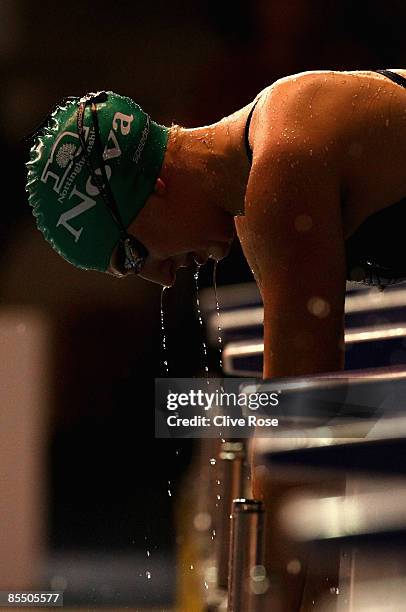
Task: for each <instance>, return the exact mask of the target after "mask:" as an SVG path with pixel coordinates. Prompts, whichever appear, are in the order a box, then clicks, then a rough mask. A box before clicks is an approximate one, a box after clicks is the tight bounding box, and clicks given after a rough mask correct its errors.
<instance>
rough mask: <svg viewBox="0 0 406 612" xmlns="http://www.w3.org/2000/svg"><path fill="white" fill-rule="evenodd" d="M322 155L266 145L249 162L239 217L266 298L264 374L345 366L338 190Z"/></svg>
mask: <svg viewBox="0 0 406 612" xmlns="http://www.w3.org/2000/svg"><path fill="white" fill-rule="evenodd" d="M320 150H322V149H320ZM316 151H317V149H316V145H315V155H317V153H316ZM325 162H326V158H325V156H324V154H320V159H314V157H313V156H309V154H308V150H307V149H306V151H300V150H294V148H292V147H289V146H288V147H285V149H284V150H283V151H282V150H281V149H280V147H279V148H278V147H277V146H276V145H275V146H274V147H272V146H271V147H270V148H269V153H267V154H264V155H262V157H261V159H260V160H257V161H256V163H255V166H254V167H253V170H252V173H251V178H250V182H249V185H248V190H247V198H246V210H245V217H243V218H241V219H240V221H238V222H237V231H238V233H239V236H240V239H241V242H242V245H243V248H244V251H245V253H246V256H247V259H248V260H249V263H250V265H251V267H252V268H253V271H254V273H255V276H256V279H257V282H258V285H259V288H260V291H261V294H262V298H263V302H264V343H265V347H264V377H280V376H300V375H305V374H311V373H319V372H329V371H335V370H339V369H342V368H343V365H344V351H343V336H344V330H343V313H344V297H345V276H346V275H345V251H344V241H343V237H342V221H341V210H340V197H339V193H340V189H339V184H338V182H339V181H338V177H337V175H336V171H335V170H334V164H333V163H332V160H331V159H328V161H327V166H325V165H324V164H325ZM292 164H294V165H293V167H292ZM310 225H311V227H309V226H310ZM306 228H307V229H306Z"/></svg>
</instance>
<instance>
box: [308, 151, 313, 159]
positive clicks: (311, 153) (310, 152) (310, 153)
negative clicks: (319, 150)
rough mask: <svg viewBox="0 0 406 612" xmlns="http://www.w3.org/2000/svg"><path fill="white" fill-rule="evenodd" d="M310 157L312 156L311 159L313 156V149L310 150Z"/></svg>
mask: <svg viewBox="0 0 406 612" xmlns="http://www.w3.org/2000/svg"><path fill="white" fill-rule="evenodd" d="M309 155H310V157H311V156H312V155H313V149H310V151H309Z"/></svg>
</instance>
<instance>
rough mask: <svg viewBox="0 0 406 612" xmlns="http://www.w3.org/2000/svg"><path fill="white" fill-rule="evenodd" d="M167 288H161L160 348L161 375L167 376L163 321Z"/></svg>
mask: <svg viewBox="0 0 406 612" xmlns="http://www.w3.org/2000/svg"><path fill="white" fill-rule="evenodd" d="M167 288H168V287H162V291H161V346H162V365H163V368H162V370H163V374H164V375H166V376H168V374H169V367H168V360H167V358H166V357H167V347H166V334H165V320H164V293H165V291H166V289H167Z"/></svg>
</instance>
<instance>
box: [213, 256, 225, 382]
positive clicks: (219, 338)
mask: <svg viewBox="0 0 406 612" xmlns="http://www.w3.org/2000/svg"><path fill="white" fill-rule="evenodd" d="M217 265H218V261H217V260H216V261H215V262H214V268H213V287H214V297H215V300H216V314H217V332H218V335H217V347H218V354H219V368H220V370H221V369H222V368H223V337H222V334H221V331H222V330H221V325H220V322H221V320H220V303H219V297H218V291H217Z"/></svg>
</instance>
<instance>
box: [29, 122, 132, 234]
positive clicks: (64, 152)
mask: <svg viewBox="0 0 406 612" xmlns="http://www.w3.org/2000/svg"><path fill="white" fill-rule="evenodd" d="M133 119H134V116H133V115H125V114H123V113H120V112H117V113H115V114H114V117H113V121H112V129H111V130H110V132H109V135H108V139H107V142H106V146H105V148H104V151H103V159H104V160H107V159H114V158H117V157H120V155H121V154H122V151H121V148H120V145H119V142H118V140H117V137H116V134H115V132H117V131H118V130H120V133H121V135H122V136H128V134H129V133H130V131H131V123H132V121H133ZM84 131H85V139H86V143H87V145H86V149H87V152H88V153H90V151H91V150H92V148H93V145H94V141H95V135H94V130H93V129H92V130H89V128H88V127H84ZM72 140H73V141H74V142H72ZM78 141H79V136H78V135H77V134H75V133H74V132H69V131H66V132H63V133H62V134H61V135H60V136H58V138H57V140H56V141H55V143H54V145H53V147H52V150H51V153H50V155H49V158H48V160H47V163H46V165H45V167H44V171H43V173H42V176H41V181H42V182H43V183H47V182H48V181H49V180H51V181H52V182H53V185H52V189H53V191H55V192H56V193H58V194H59V197H58V202H59V203H60V204H63V203H64V200H65V198H66V196H67V195H68V193H69V196H68V200H71V198H74V197H76V196H77V197H78V198H79V199H80V202H79V203H78V204H75V206H73V207H72V208H70V209H69V210H67V211H65V212H64V213H62V214H61V215H60V217H59V219H58V221H57V223H56V226H57V227H58V226H62V227H64V228H65V229H66V230H68V232H69V233H70V234H71V235H72V236H73V238H74V239H75V242H77V241H78V240H79V238H80V236H81V234H82V231H83V227H81V228H79V229H76V228H74V227H73V226H72V225H71V224H70V221H72V219H74V218H76V217H78V216H79V215H81V214H82V213H84V212H86V211H87V210H90V209H91V208H93V206H95V205H96V200H94V199H93V198H94V197H97V195H98V194H99V189H98V188H97V186H96V185H94V184H93V183H92V180H91V177H90V176H89V178H88V180H87V182H86V186H85V192H86V193H82V192H81V191H80V190H79V189H78V188H77V187H76V184H75V180H76V178H77V176H78V175H79V174H80V172H81V171H82V168H83V166H84V165H85V160H84V158H82V159H81V160H79V161H76V162H75V158H77V157H78V156H80V154H81V153H82V150H81V146H80V144H79V142H78ZM58 169H59V172H58ZM61 169H62V170H64V172H63V174H62V175H60V170H61ZM105 170H106V175H107V178H108V180H110V178H111V175H112V169H111V167H110V166H109V165H108V164H105ZM96 174H100V175H101V171H100V168H97V169H96ZM72 185H73V187H72ZM71 187H72V188H71Z"/></svg>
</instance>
